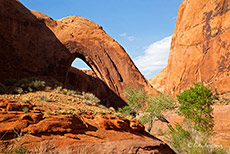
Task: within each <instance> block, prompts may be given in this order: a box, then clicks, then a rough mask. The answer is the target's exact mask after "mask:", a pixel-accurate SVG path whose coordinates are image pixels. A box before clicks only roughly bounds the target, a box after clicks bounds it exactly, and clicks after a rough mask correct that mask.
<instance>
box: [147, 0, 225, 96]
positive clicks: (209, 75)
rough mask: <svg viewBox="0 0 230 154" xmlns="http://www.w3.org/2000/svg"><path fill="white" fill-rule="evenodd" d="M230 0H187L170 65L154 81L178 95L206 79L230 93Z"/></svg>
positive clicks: (182, 8) (219, 90) (173, 44)
mask: <svg viewBox="0 0 230 154" xmlns="http://www.w3.org/2000/svg"><path fill="white" fill-rule="evenodd" d="M229 5H230V1H228V0H209V1H206V0H184V1H183V3H182V4H181V6H180V8H179V11H178V17H177V23H176V28H175V31H174V34H173V37H172V43H171V51H170V55H169V59H168V66H167V67H166V68H165V69H164V70H163V71H162V72H160V73H159V74H158V75H157V76H155V77H153V78H152V79H151V80H150V82H151V83H152V85H153V86H154V87H155V88H157V89H160V90H161V91H162V92H165V93H169V94H173V95H176V94H178V93H180V92H181V91H182V90H183V89H186V88H189V87H190V86H191V85H192V84H193V82H203V83H205V84H206V85H208V86H210V87H211V88H212V89H213V90H215V91H217V92H218V93H219V94H221V95H222V96H223V97H228V96H230V82H229V79H230V76H229V75H230V51H229V50H230V40H229V37H230V31H229V30H230V11H229V10H230V6H229Z"/></svg>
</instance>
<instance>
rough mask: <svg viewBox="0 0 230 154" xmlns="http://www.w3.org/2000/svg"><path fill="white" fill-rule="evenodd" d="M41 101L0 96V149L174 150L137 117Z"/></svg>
mask: <svg viewBox="0 0 230 154" xmlns="http://www.w3.org/2000/svg"><path fill="white" fill-rule="evenodd" d="M40 103H41V102H32V101H31V102H30V104H29V105H28V104H22V103H20V101H17V100H8V99H0V138H1V140H0V151H2V150H3V153H5V152H6V153H7V151H10V150H14V149H12V148H16V147H17V146H18V147H20V145H23V146H24V147H26V148H27V149H28V150H29V151H30V152H31V153H69V154H75V153H92V154H98V153H101V154H109V153H111V154H112V153H143V154H145V153H159V154H173V153H174V152H173V151H172V150H171V149H170V147H169V146H168V145H167V144H165V143H164V142H162V141H160V140H159V139H157V138H155V137H153V136H151V135H149V134H148V133H146V132H145V131H144V126H143V125H142V124H140V123H139V122H138V121H136V120H132V121H130V120H128V119H126V118H122V117H116V116H112V115H100V114H97V115H95V116H94V115H93V114H92V113H88V112H85V113H79V114H77V115H72V114H60V113H59V114H54V110H55V108H52V107H48V106H44V105H43V107H40V105H39V104H40ZM48 105H50V103H49V104H48ZM56 105H58V104H56ZM12 106H14V107H13V108H12ZM24 108H28V110H27V112H26V113H25V110H24ZM53 109H54V110H53ZM48 110H52V111H53V112H52V114H51V113H50V114H49V115H47V114H46V113H47V111H48ZM19 134H20V135H19ZM15 135H17V136H15ZM15 138H17V139H15ZM13 145H14V146H13Z"/></svg>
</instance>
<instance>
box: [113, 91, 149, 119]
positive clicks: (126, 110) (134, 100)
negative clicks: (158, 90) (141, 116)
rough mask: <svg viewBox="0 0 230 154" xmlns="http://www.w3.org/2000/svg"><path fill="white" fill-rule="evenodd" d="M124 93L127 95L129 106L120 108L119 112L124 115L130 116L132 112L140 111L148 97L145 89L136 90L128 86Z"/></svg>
mask: <svg viewBox="0 0 230 154" xmlns="http://www.w3.org/2000/svg"><path fill="white" fill-rule="evenodd" d="M123 95H124V96H125V97H127V102H128V106H124V107H123V108H118V112H120V113H121V114H122V116H124V117H127V116H129V115H130V113H131V112H138V111H139V110H140V108H141V107H143V105H144V103H145V102H146V100H147V99H148V96H147V95H146V92H145V90H144V89H140V90H135V89H132V88H127V89H126V90H125V91H124V93H123Z"/></svg>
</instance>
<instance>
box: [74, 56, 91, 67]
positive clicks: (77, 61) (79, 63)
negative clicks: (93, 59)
mask: <svg viewBox="0 0 230 154" xmlns="http://www.w3.org/2000/svg"><path fill="white" fill-rule="evenodd" d="M71 66H72V67H75V68H78V69H80V70H92V69H91V68H90V67H89V66H88V65H87V64H86V63H85V62H84V61H83V60H82V59H80V58H78V57H77V58H75V60H74V61H73V62H72V65H71Z"/></svg>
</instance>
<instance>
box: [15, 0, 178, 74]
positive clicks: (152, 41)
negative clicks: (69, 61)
mask: <svg viewBox="0 0 230 154" xmlns="http://www.w3.org/2000/svg"><path fill="white" fill-rule="evenodd" d="M19 1H20V2H21V3H23V4H24V5H25V6H26V7H27V8H29V9H30V10H37V11H40V12H42V13H44V14H47V15H48V16H50V17H52V18H53V19H61V18H63V17H67V16H74V15H78V16H82V17H85V18H88V19H90V20H92V21H94V22H95V23H97V24H98V25H101V26H102V27H103V29H104V30H105V31H106V32H107V34H109V35H110V36H111V37H112V38H114V39H115V40H117V41H118V42H119V43H120V44H121V45H122V46H123V47H124V48H125V49H126V52H127V53H128V54H129V56H130V57H131V58H132V59H133V61H134V62H135V64H136V65H137V67H138V68H139V70H140V71H141V72H142V73H143V74H144V75H145V77H146V78H147V79H149V78H151V77H153V76H154V75H156V74H157V73H158V72H159V71H160V70H161V69H163V68H164V67H165V66H166V64H167V60H168V53H169V46H170V36H171V35H172V34H173V31H174V28H175V24H176V17H177V10H178V8H179V5H180V4H181V3H182V0H19ZM151 58H152V59H151ZM73 65H74V66H76V67H78V68H85V65H84V64H82V63H81V62H80V61H75V62H74V64H73Z"/></svg>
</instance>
